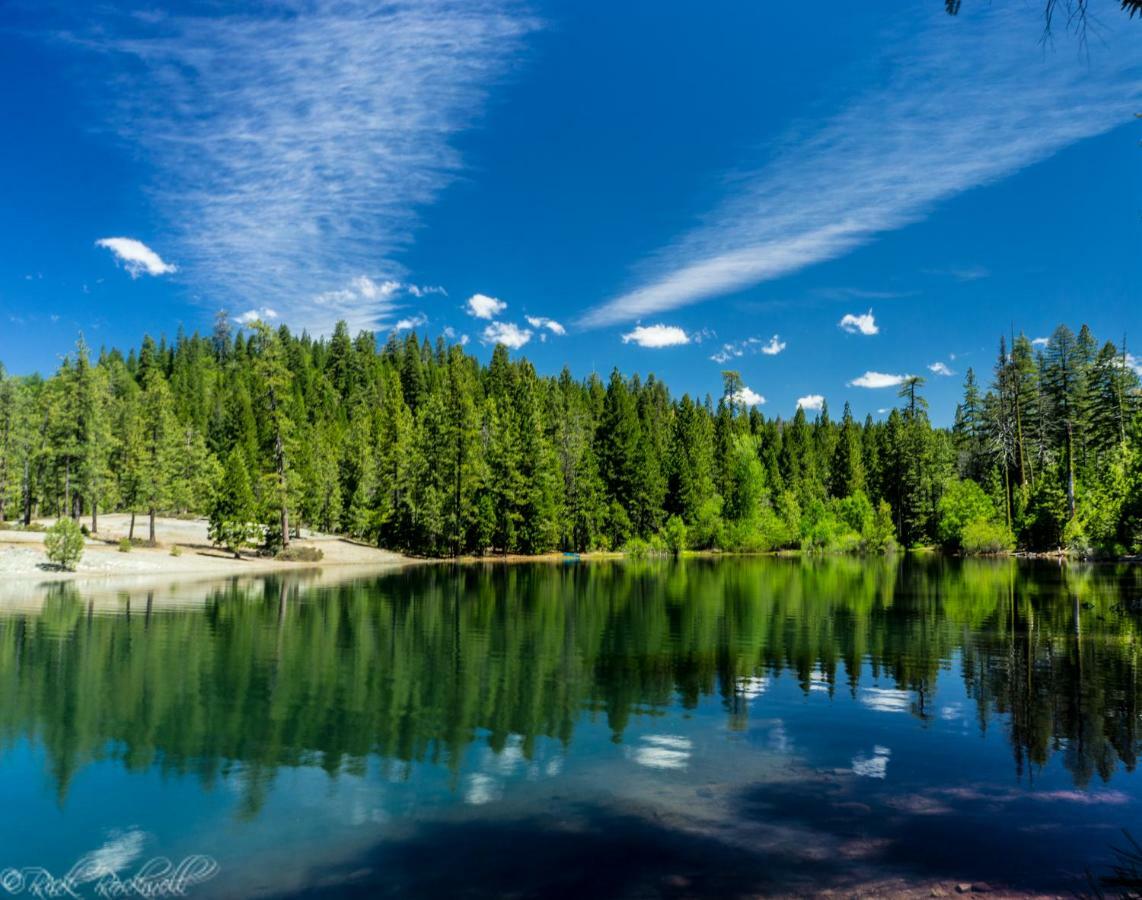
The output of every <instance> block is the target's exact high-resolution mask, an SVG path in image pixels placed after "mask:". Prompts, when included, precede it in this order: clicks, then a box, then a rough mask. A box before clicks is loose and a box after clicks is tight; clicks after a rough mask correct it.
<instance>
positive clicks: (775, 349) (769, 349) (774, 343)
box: [761, 334, 787, 356]
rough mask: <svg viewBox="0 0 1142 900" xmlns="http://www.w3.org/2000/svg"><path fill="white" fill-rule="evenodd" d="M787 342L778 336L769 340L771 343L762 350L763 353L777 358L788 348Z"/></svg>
mask: <svg viewBox="0 0 1142 900" xmlns="http://www.w3.org/2000/svg"><path fill="white" fill-rule="evenodd" d="M786 346H787V345H786V343H785V341H783V340H781V338H780V337H778V336H777V335H776V334H775V335H774V336H773V337H771V338H770V339H769V343H768V344H766V345H765V346H764V347H762V348H761V352H762V353H764V354H765V355H766V356H776V355H777V354H778V353H780V352H781V351H782V350H784V349H785V347H786Z"/></svg>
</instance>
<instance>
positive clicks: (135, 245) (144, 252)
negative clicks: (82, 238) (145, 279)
mask: <svg viewBox="0 0 1142 900" xmlns="http://www.w3.org/2000/svg"><path fill="white" fill-rule="evenodd" d="M95 246H97V247H103V248H104V249H106V250H110V251H111V252H112V253H113V254H115V258H116V259H117V260H118V261H119V262H120V263H121V264H122V266H123V268H124V269H126V270H127V271H128V272H129V273H130V275H131V277H132V278H138V277H139V276H140V275H170V274H171V273H172V272H177V271H178V267H177V266H174V265H171V264H170V263H168V262H164V261H163V258H162V257H161V256H159V255H158V254H157V253H155V251H154V250H152V249H151V248H150V247H148V246H147V245H146V244H144V243H143V242H142V241H137V240H135V239H134V238H127V237H110V238H100V239H99V240H97V241H96V242H95Z"/></svg>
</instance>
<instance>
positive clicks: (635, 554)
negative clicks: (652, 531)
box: [623, 534, 667, 559]
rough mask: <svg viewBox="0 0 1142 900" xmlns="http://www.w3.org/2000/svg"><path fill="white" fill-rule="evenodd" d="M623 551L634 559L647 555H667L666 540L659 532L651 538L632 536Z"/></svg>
mask: <svg viewBox="0 0 1142 900" xmlns="http://www.w3.org/2000/svg"><path fill="white" fill-rule="evenodd" d="M623 553H625V554H626V555H627V556H630V557H632V558H633V559H641V558H642V557H645V556H665V555H666V553H667V550H666V542H665V541H664V540H663V539H662V538H661V537H659V536H658V535H657V534H656V535H654V536H653V537H651V538H650V539H649V540H645V541H644V540H643V539H642V538H638V537H634V538H631V539H630V540H629V541H627V542H626V543H625V544H624V545H623Z"/></svg>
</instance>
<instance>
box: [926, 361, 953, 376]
mask: <svg viewBox="0 0 1142 900" xmlns="http://www.w3.org/2000/svg"><path fill="white" fill-rule="evenodd" d="M928 371H929V372H931V373H932V374H933V375H943V376H944V377H950V376H952V375H955V374H956V373H955V372H953V371H952V370H951V369H949V368H948V366H947V365H946V364H945V363H942V362H934V363H932V364H931V365H930V366H928Z"/></svg>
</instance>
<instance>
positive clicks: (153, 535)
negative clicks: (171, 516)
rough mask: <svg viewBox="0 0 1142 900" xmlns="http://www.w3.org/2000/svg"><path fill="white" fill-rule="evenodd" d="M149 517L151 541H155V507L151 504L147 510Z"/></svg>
mask: <svg viewBox="0 0 1142 900" xmlns="http://www.w3.org/2000/svg"><path fill="white" fill-rule="evenodd" d="M148 515H149V516H150V519H151V543H152V544H153V543H154V542H155V508H154V507H153V506H152V507H151V508H150V510H149V512H148Z"/></svg>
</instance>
